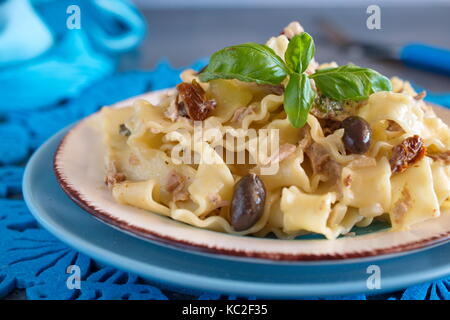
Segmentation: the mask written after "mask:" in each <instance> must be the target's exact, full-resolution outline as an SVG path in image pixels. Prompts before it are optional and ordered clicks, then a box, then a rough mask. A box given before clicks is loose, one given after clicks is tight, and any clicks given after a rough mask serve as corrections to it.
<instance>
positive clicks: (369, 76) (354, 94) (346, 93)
mask: <svg viewBox="0 0 450 320" xmlns="http://www.w3.org/2000/svg"><path fill="white" fill-rule="evenodd" d="M309 77H310V78H311V79H314V81H315V83H316V86H317V88H319V90H320V92H321V93H323V94H324V95H325V96H327V97H329V98H331V99H333V100H336V101H343V100H363V99H366V98H368V97H369V95H371V94H372V93H374V92H378V91H391V90H392V86H391V81H390V80H389V79H388V78H386V77H385V76H383V75H381V74H379V73H378V72H376V71H374V70H372V69H367V68H361V67H358V66H355V65H351V64H350V65H345V66H341V67H337V68H327V69H323V70H318V71H316V72H315V73H313V74H312V75H310V76H309Z"/></svg>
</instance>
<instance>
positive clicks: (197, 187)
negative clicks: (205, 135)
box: [188, 143, 234, 216]
mask: <svg viewBox="0 0 450 320" xmlns="http://www.w3.org/2000/svg"><path fill="white" fill-rule="evenodd" d="M200 144H201V145H200V146H199V150H200V148H202V154H201V160H200V164H199V166H198V170H197V173H196V175H195V177H194V181H193V183H192V184H191V185H190V186H189V188H188V191H189V193H190V195H191V199H192V200H193V201H194V202H195V203H196V204H197V205H198V207H197V208H196V209H195V214H196V215H197V216H200V215H203V214H205V213H208V212H210V211H212V210H214V209H216V208H217V206H218V203H220V202H221V201H227V202H228V203H229V202H230V201H231V195H232V193H233V186H234V179H233V175H232V174H231V172H230V169H229V168H228V166H227V165H226V164H225V162H224V161H223V159H222V158H221V157H220V156H219V155H218V154H217V152H216V151H214V149H213V148H211V147H210V146H209V145H208V144H207V143H200Z"/></svg>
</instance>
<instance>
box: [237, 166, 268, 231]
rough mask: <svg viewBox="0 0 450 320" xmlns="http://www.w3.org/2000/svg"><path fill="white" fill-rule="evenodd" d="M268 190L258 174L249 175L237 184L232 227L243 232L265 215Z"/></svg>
mask: <svg viewBox="0 0 450 320" xmlns="http://www.w3.org/2000/svg"><path fill="white" fill-rule="evenodd" d="M265 202H266V188H265V187H264V184H263V182H262V181H261V179H260V178H259V177H258V176H257V175H256V174H253V173H251V174H248V175H246V176H244V177H243V178H242V179H241V180H239V181H238V183H236V185H235V187H234V192H233V199H232V200H231V225H232V226H233V228H234V230H236V231H242V230H246V229H248V228H250V227H252V226H253V225H254V224H255V223H256V222H257V221H258V220H259V219H260V218H261V216H262V215H263V212H264V204H265Z"/></svg>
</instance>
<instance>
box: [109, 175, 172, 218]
mask: <svg viewBox="0 0 450 320" xmlns="http://www.w3.org/2000/svg"><path fill="white" fill-rule="evenodd" d="M112 194H113V197H114V199H115V200H116V201H117V202H118V203H122V204H128V205H132V206H135V207H138V208H141V209H145V210H148V211H152V212H156V213H159V214H162V215H165V216H167V215H169V214H170V210H169V208H168V207H166V206H163V205H161V204H160V203H159V201H160V198H159V185H158V184H157V182H156V181H155V180H147V181H140V182H121V183H117V184H115V185H114V187H113V189H112Z"/></svg>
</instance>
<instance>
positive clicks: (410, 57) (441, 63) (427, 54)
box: [400, 43, 450, 76]
mask: <svg viewBox="0 0 450 320" xmlns="http://www.w3.org/2000/svg"><path fill="white" fill-rule="evenodd" d="M400 59H401V60H402V61H403V62H404V63H405V64H406V65H408V66H411V67H414V68H419V69H423V70H428V71H433V72H437V73H441V74H445V75H448V76H450V50H448V49H443V48H437V47H432V46H429V45H425V44H418V43H417V44H416V43H413V44H409V45H406V46H404V47H403V48H402V49H401V52H400Z"/></svg>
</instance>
